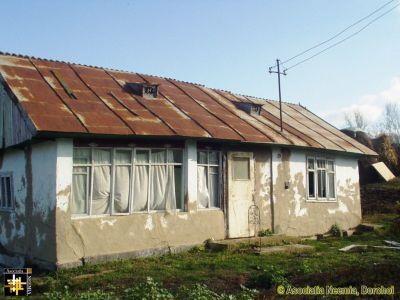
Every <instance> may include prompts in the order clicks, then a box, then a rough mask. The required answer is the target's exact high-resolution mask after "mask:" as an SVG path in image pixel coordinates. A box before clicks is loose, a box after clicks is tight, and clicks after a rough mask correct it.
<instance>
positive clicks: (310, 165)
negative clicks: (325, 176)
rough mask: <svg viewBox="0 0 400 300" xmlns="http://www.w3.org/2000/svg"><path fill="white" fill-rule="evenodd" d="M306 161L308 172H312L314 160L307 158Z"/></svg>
mask: <svg viewBox="0 0 400 300" xmlns="http://www.w3.org/2000/svg"><path fill="white" fill-rule="evenodd" d="M307 161H308V169H309V170H314V159H313V158H309V159H308V160H307Z"/></svg>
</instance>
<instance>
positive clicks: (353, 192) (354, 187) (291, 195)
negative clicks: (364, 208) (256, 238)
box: [272, 148, 361, 235]
mask: <svg viewBox="0 0 400 300" xmlns="http://www.w3.org/2000/svg"><path fill="white" fill-rule="evenodd" d="M310 154H313V155H315V153H310ZM306 155H307V152H306V151H301V150H293V149H291V150H289V149H279V148H274V149H273V155H272V160H273V161H272V169H273V191H274V192H273V201H274V220H275V228H274V230H275V233H283V234H287V235H312V234H317V233H325V232H327V231H328V230H329V229H330V227H331V226H332V225H333V224H335V223H337V224H338V225H339V226H341V228H343V229H348V228H352V227H354V226H356V225H357V224H359V223H360V221H361V202H360V192H359V191H360V189H359V180H358V163H357V159H355V158H352V157H346V156H341V155H336V156H333V157H334V159H335V164H336V193H337V201H332V202H310V201H306V165H305V162H306ZM321 156H324V154H321ZM285 181H287V182H289V188H288V189H285Z"/></svg>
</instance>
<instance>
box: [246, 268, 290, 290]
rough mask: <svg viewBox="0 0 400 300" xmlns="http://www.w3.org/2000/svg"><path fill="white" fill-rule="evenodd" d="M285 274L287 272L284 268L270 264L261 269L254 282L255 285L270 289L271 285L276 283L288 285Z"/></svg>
mask: <svg viewBox="0 0 400 300" xmlns="http://www.w3.org/2000/svg"><path fill="white" fill-rule="evenodd" d="M286 275H287V274H286V271H285V270H283V269H281V268H277V267H275V266H273V265H271V266H268V267H267V268H265V269H263V270H262V272H261V274H259V275H258V276H257V277H256V278H255V280H254V283H255V284H256V285H257V286H259V287H263V288H266V289H270V288H271V287H273V286H277V285H284V286H288V285H289V281H288V279H287V278H286Z"/></svg>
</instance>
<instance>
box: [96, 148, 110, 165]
mask: <svg viewBox="0 0 400 300" xmlns="http://www.w3.org/2000/svg"><path fill="white" fill-rule="evenodd" d="M93 162H94V163H95V164H111V151H110V150H106V149H93Z"/></svg>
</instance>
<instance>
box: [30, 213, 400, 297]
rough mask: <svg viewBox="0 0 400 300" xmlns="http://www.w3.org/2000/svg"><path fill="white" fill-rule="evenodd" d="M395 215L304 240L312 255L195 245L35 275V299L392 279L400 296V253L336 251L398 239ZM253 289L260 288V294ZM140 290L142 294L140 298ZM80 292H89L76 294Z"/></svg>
mask: <svg viewBox="0 0 400 300" xmlns="http://www.w3.org/2000/svg"><path fill="white" fill-rule="evenodd" d="M396 217H398V216H395V215H376V216H366V217H365V218H364V220H368V221H369V222H374V223H376V222H380V223H381V224H384V225H385V226H384V229H383V230H382V231H375V232H367V233H364V234H362V235H359V236H351V237H342V238H341V237H328V238H326V239H323V240H320V241H316V240H307V241H304V242H303V243H304V244H307V245H311V246H314V247H315V248H316V251H315V252H313V253H307V254H290V253H277V254H271V255H258V256H257V255H254V254H249V253H237V252H231V251H223V252H217V253H213V252H208V251H207V250H204V249H197V250H196V251H191V252H187V253H181V254H172V255H164V256H159V257H151V258H137V259H131V260H124V261H116V262H108V263H103V264H98V265H85V266H83V267H79V268H74V269H68V270H59V271H57V272H51V273H43V274H40V275H37V274H36V275H35V274H34V276H33V295H34V297H33V298H34V299H35V298H36V299H43V298H45V299H46V297H47V298H48V299H117V298H118V297H119V298H121V299H139V298H140V297H141V296H143V295H142V294H141V291H143V290H145V291H150V292H151V293H153V292H154V293H159V295H162V297H161V296H160V297H159V298H148V299H172V298H174V299H185V298H188V297H189V298H192V299H228V298H227V297H228V296H229V295H230V297H231V298H230V299H253V298H257V297H259V298H261V299H263V298H268V299H269V298H274V297H276V292H275V287H276V285H280V284H282V285H292V286H296V287H304V286H306V285H309V286H313V285H327V284H331V285H334V286H338V287H345V286H349V285H353V286H356V287H360V285H361V284H365V285H370V286H379V285H384V286H388V285H392V284H393V285H395V287H396V293H397V296H400V294H399V289H400V282H399V276H398V274H400V251H394V250H379V251H363V252H340V251H338V249H340V248H342V247H345V246H348V245H351V244H367V245H383V240H385V239H391V240H397V241H400V240H399V238H398V237H397V239H396V235H393V234H392V233H391V231H390V228H391V225H392V224H393V220H395V219H396ZM65 287H67V289H66V288H65ZM139 287H140V288H139ZM254 289H255V290H257V291H258V292H259V294H258V295H256V294H255V292H254V291H253V290H254ZM157 291H158V292H157ZM150 292H148V293H150ZM85 293H86V294H85ZM136 294H137V295H139V296H140V297H139V296H138V298H135V296H134V295H136ZM66 295H67V296H68V297H70V298H68V297H67V296H66ZM78 295H86V296H87V297H86V296H85V297H86V298H85V297H83V296H82V297H83V298H77V297H78ZM132 295H133V296H132ZM201 295H203V296H204V297H203V298H202V296H201ZM210 295H211V296H210ZM57 297H58V298H57ZM63 297H64V298H63ZM74 297H75V298H74ZM79 297H81V296H79ZM96 297H97V298H96ZM107 297H109V298H107ZM124 297H125V298H124ZM163 297H164V298H163ZM171 297H172V298H171ZM224 297H225V298H224ZM145 299H147V298H145Z"/></svg>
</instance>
